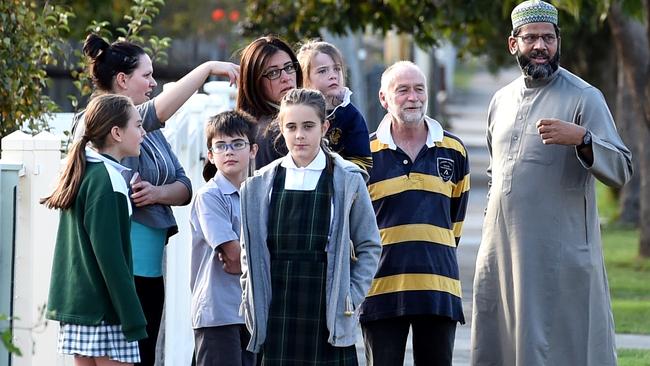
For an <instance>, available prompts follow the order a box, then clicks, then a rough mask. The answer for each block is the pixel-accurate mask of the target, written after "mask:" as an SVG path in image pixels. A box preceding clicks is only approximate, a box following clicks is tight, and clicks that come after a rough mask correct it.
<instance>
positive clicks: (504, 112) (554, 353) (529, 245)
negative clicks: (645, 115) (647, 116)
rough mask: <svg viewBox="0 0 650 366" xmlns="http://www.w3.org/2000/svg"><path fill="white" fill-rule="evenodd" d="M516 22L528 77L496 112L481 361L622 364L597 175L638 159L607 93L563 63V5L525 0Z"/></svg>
mask: <svg viewBox="0 0 650 366" xmlns="http://www.w3.org/2000/svg"><path fill="white" fill-rule="evenodd" d="M512 23H513V31H512V34H511V36H510V37H508V46H509V50H510V53H512V54H513V55H514V56H515V57H516V59H517V61H518V63H519V65H520V67H521V69H522V76H521V77H519V78H517V79H516V80H514V81H513V82H512V83H510V84H509V85H508V86H506V87H504V88H503V89H501V90H499V91H498V92H497V93H496V94H495V95H494V97H493V99H492V101H491V103H490V107H489V113H488V131H487V141H488V148H489V151H490V156H491V160H490V167H489V168H488V175H489V176H490V181H491V184H490V189H489V194H488V202H487V210H486V215H485V221H484V224H483V238H482V241H481V246H480V249H479V252H478V257H477V262H476V275H475V278H474V299H473V313H472V337H471V338H472V356H471V364H472V365H474V366H478V365H495V366H497V365H498V366H511V365H513V366H515V365H516V366H533V365H534V366H543V365H548V366H563V365H571V366H598V365H607V366H610V365H616V348H615V344H614V322H613V317H612V311H611V304H610V297H609V288H608V284H607V275H606V273H605V266H604V261H603V255H602V247H601V236H600V228H599V219H598V211H597V208H596V198H595V197H596V194H595V188H594V182H595V179H598V180H600V181H601V182H603V183H605V184H606V185H609V186H613V187H620V186H622V185H623V184H625V183H626V182H627V181H628V180H629V179H630V176H631V175H632V163H631V154H630V152H629V150H628V149H627V148H626V147H625V145H624V144H623V142H622V141H621V139H620V137H619V135H618V133H617V132H616V127H615V125H614V121H613V119H612V116H611V113H610V112H609V109H608V107H607V105H606V103H605V100H604V98H603V96H602V94H601V92H600V91H599V90H598V89H596V88H594V87H593V86H591V85H589V84H588V83H587V82H585V81H584V80H582V79H580V78H579V77H577V76H576V75H574V74H572V73H571V72H569V71H567V70H565V69H563V68H561V67H559V55H560V32H559V28H558V26H557V10H556V9H555V8H554V7H553V6H552V5H550V4H548V3H546V2H543V1H538V0H532V1H525V2H523V3H522V4H520V5H519V6H517V7H516V8H515V9H514V10H513V12H512Z"/></svg>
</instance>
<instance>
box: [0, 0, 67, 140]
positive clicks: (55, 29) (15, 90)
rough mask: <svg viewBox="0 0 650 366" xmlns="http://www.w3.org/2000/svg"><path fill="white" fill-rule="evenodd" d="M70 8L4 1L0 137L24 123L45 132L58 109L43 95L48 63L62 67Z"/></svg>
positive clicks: (1, 8) (0, 10)
mask: <svg viewBox="0 0 650 366" xmlns="http://www.w3.org/2000/svg"><path fill="white" fill-rule="evenodd" d="M71 16H72V13H70V12H69V11H68V10H67V9H66V8H63V7H61V6H53V5H49V4H47V3H46V5H44V6H43V7H42V8H41V7H38V6H37V5H36V2H35V1H25V0H2V1H0V34H1V36H0V37H2V38H1V39H0V70H2V73H1V74H0V138H1V137H2V136H5V135H7V134H9V133H11V132H13V131H15V130H17V129H20V128H21V127H23V126H25V127H26V128H27V129H28V130H31V131H39V130H42V129H43V128H44V127H46V122H45V117H46V116H47V114H48V113H51V112H54V111H56V110H57V106H56V104H55V103H54V102H52V100H50V98H48V97H47V96H46V95H43V89H44V88H45V87H46V82H47V74H46V72H45V67H46V66H47V65H56V63H57V58H56V56H57V55H58V54H59V53H60V52H61V47H62V45H63V42H64V35H65V34H66V33H67V32H69V29H68V18H69V17H71Z"/></svg>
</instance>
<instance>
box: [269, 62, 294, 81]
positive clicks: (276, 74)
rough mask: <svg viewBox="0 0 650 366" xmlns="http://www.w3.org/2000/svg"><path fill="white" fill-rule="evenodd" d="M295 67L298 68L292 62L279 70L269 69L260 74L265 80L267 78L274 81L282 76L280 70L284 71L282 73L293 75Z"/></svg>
mask: <svg viewBox="0 0 650 366" xmlns="http://www.w3.org/2000/svg"><path fill="white" fill-rule="evenodd" d="M297 67H298V66H297V65H296V63H294V62H292V63H290V64H287V65H285V66H284V67H283V68H281V69H271V70H269V71H267V72H265V73H264V74H262V76H264V77H265V78H267V79H269V80H275V79H277V78H279V77H280V75H282V70H284V72H286V73H287V74H293V73H294V72H296V68H297Z"/></svg>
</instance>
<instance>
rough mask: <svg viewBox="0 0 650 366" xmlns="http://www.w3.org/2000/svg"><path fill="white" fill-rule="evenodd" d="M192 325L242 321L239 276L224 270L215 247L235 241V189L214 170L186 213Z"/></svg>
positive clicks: (237, 216)
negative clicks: (190, 241)
mask: <svg viewBox="0 0 650 366" xmlns="http://www.w3.org/2000/svg"><path fill="white" fill-rule="evenodd" d="M190 227H191V230H192V250H191V273H190V276H191V277H190V286H191V290H192V301H191V314H192V327H193V328H195V329H196V328H203V327H215V326H222V325H229V324H243V323H244V319H243V318H242V317H241V316H239V314H238V312H239V304H240V303H241V286H240V284H239V275H233V274H229V273H226V272H225V271H224V269H223V266H222V263H221V262H220V261H219V259H218V248H219V246H220V245H221V244H224V243H227V242H229V241H233V240H235V241H239V235H240V208H239V189H238V188H237V187H235V186H234V185H233V184H232V183H231V182H230V181H228V179H226V177H224V176H223V174H221V172H217V174H216V175H215V177H214V178H212V179H210V180H209V181H208V182H207V183H206V184H205V185H204V186H203V187H201V188H200V189H199V191H198V192H197V195H196V198H195V199H194V203H193V204H192V212H191V216H190Z"/></svg>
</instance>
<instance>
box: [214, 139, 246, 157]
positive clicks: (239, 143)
mask: <svg viewBox="0 0 650 366" xmlns="http://www.w3.org/2000/svg"><path fill="white" fill-rule="evenodd" d="M249 144H250V142H248V141H244V140H235V141H233V142H231V143H229V144H228V143H225V142H217V143H216V144H214V145H212V147H211V148H210V151H212V152H213V153H217V154H223V153H225V152H226V151H228V149H231V150H232V151H239V150H243V149H245V148H246V146H247V145H249Z"/></svg>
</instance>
